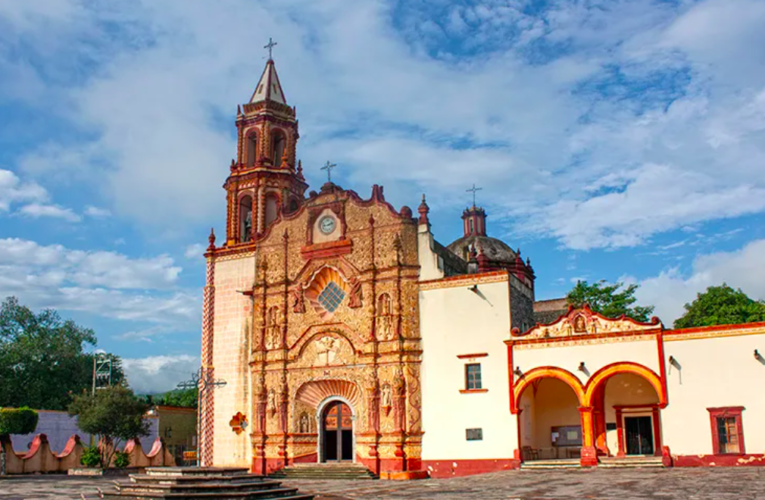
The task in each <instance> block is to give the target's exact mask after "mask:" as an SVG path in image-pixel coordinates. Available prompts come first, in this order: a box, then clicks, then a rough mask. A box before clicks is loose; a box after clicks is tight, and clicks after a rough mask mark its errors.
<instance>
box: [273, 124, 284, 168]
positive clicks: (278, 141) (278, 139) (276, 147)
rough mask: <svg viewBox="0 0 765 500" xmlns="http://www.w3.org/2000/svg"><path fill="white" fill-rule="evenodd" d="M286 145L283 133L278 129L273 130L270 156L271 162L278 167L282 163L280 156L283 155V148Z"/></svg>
mask: <svg viewBox="0 0 765 500" xmlns="http://www.w3.org/2000/svg"><path fill="white" fill-rule="evenodd" d="M286 145H287V138H286V137H284V133H283V132H282V131H280V130H275V131H274V143H273V148H271V151H272V153H273V156H272V157H271V164H272V165H274V166H275V167H278V166H279V165H281V164H282V157H283V156H284V148H285V146H286Z"/></svg>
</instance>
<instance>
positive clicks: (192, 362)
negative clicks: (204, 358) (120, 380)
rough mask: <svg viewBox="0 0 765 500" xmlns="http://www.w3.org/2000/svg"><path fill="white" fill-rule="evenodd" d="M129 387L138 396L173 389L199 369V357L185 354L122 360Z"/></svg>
mask: <svg viewBox="0 0 765 500" xmlns="http://www.w3.org/2000/svg"><path fill="white" fill-rule="evenodd" d="M122 367H123V368H124V370H125V375H126V377H127V380H128V383H129V384H130V387H131V388H132V389H133V390H134V391H135V392H136V393H139V394H153V393H158V392H166V391H170V390H172V389H175V388H176V386H177V385H178V383H180V382H185V381H186V380H189V379H190V378H191V375H192V373H194V372H196V371H197V370H198V369H199V357H196V356H190V355H187V354H181V355H174V356H146V357H141V358H124V359H123V360H122Z"/></svg>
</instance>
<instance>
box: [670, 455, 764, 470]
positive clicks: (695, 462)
mask: <svg viewBox="0 0 765 500" xmlns="http://www.w3.org/2000/svg"><path fill="white" fill-rule="evenodd" d="M672 465H674V466H675V467H756V466H760V467H763V466H765V455H763V454H762V453H756V454H752V453H748V454H744V453H727V454H725V455H675V456H673V457H672Z"/></svg>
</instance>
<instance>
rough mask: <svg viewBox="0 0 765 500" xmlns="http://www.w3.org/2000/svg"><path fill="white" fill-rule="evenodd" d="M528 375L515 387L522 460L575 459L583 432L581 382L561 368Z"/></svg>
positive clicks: (581, 443)
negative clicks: (560, 369)
mask: <svg viewBox="0 0 765 500" xmlns="http://www.w3.org/2000/svg"><path fill="white" fill-rule="evenodd" d="M547 371H549V370H543V371H539V372H535V373H530V374H528V377H527V378H525V380H524V381H523V382H522V385H521V386H520V387H519V388H518V389H517V392H516V397H517V398H518V400H517V401H518V414H519V415H518V416H519V418H518V425H519V436H518V437H519V442H520V451H521V459H522V460H523V461H525V462H528V461H533V460H566V459H568V460H571V461H578V459H579V457H580V450H581V448H582V446H583V440H584V432H583V428H582V417H581V411H580V406H581V403H580V401H581V396H582V393H583V390H582V387H581V383H579V382H578V380H576V378H575V377H574V376H573V375H571V374H569V373H567V372H563V371H561V372H560V373H558V372H555V373H546V372H547Z"/></svg>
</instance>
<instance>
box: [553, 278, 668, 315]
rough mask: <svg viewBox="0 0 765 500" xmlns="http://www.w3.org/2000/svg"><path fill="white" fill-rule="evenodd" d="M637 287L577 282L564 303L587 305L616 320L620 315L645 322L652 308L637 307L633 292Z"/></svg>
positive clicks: (601, 282)
mask: <svg viewBox="0 0 765 500" xmlns="http://www.w3.org/2000/svg"><path fill="white" fill-rule="evenodd" d="M637 289H638V285H635V284H632V285H628V286H625V285H624V283H620V282H617V283H614V284H608V283H606V282H605V281H603V280H601V281H598V282H597V283H592V284H590V283H588V282H587V281H577V282H576V286H574V288H572V289H571V291H570V292H568V295H567V296H566V301H567V302H568V303H569V305H572V306H574V307H582V306H584V304H589V306H590V308H591V309H592V310H593V311H595V312H598V313H600V314H602V315H603V316H606V317H608V318H616V317H619V316H621V315H622V314H624V315H626V316H629V317H630V318H632V319H635V320H637V321H643V322H646V321H648V320H649V319H650V317H651V314H652V313H653V309H654V307H653V306H637V305H634V304H635V303H636V302H637V299H636V298H635V291H636V290H637Z"/></svg>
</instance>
